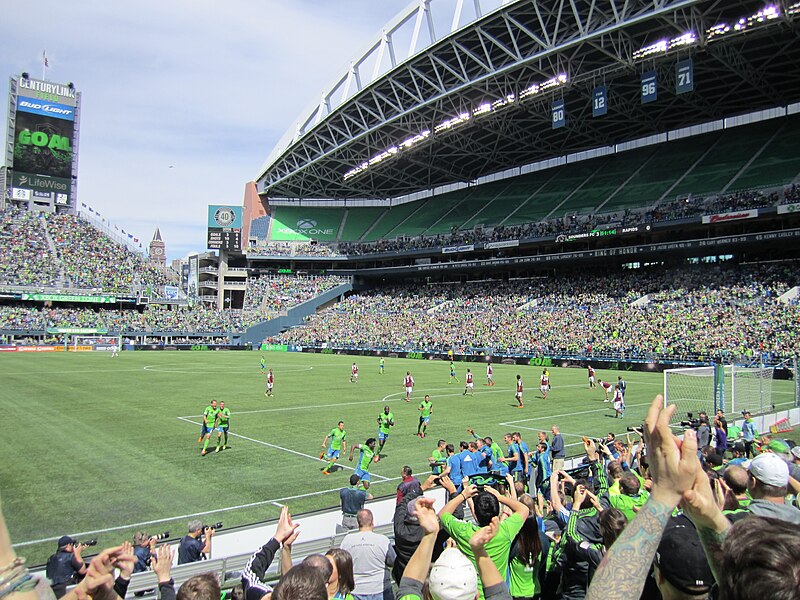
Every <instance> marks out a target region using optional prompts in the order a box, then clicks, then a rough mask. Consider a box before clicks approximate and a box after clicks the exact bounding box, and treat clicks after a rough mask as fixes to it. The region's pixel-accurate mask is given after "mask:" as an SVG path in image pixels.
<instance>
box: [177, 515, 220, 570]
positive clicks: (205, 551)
mask: <svg viewBox="0 0 800 600" xmlns="http://www.w3.org/2000/svg"><path fill="white" fill-rule="evenodd" d="M204 535H205V542H203V541H202V540H201V537H202V536H204ZM213 537H214V528H213V527H210V526H208V525H205V526H204V525H203V522H202V521H200V520H199V519H194V520H193V521H189V533H187V534H186V535H185V536H183V537H182V538H181V543H180V545H179V546H178V564H179V565H184V564H186V563H192V562H197V561H198V560H203V559H204V558H206V557H207V556H208V555H209V554H211V538H213Z"/></svg>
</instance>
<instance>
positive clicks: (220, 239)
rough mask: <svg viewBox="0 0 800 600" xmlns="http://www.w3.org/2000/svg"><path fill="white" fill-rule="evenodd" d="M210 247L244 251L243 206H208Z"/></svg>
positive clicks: (210, 248) (212, 248)
mask: <svg viewBox="0 0 800 600" xmlns="http://www.w3.org/2000/svg"><path fill="white" fill-rule="evenodd" d="M207 247H208V249H209V250H226V251H228V252H241V251H242V207H241V206H220V205H217V204H212V205H210V206H209V207H208V246H207Z"/></svg>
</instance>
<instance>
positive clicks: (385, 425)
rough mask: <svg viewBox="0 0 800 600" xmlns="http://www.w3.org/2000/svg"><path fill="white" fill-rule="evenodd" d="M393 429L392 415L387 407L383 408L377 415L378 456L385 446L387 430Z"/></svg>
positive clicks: (387, 435) (387, 437)
mask: <svg viewBox="0 0 800 600" xmlns="http://www.w3.org/2000/svg"><path fill="white" fill-rule="evenodd" d="M392 427H394V414H393V413H392V412H391V411H390V410H389V405H388V404H387V405H386V406H384V407H383V412H382V413H381V414H379V415H378V442H379V443H380V448H378V454H380V453H381V451H382V450H383V447H384V445H386V440H387V439H389V430H390V428H392Z"/></svg>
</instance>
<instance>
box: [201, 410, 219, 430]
mask: <svg viewBox="0 0 800 600" xmlns="http://www.w3.org/2000/svg"><path fill="white" fill-rule="evenodd" d="M217 414H219V409H218V408H214V407H213V406H211V405H210V404H209V405H208V406H206V409H205V410H204V411H203V417H204V418H205V422H206V425H208V426H209V427H213V426H214V421H216V419H217Z"/></svg>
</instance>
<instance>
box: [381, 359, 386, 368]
mask: <svg viewBox="0 0 800 600" xmlns="http://www.w3.org/2000/svg"><path fill="white" fill-rule="evenodd" d="M385 364H386V361H385V360H384V359H381V368H383V366H384V365H385Z"/></svg>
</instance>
